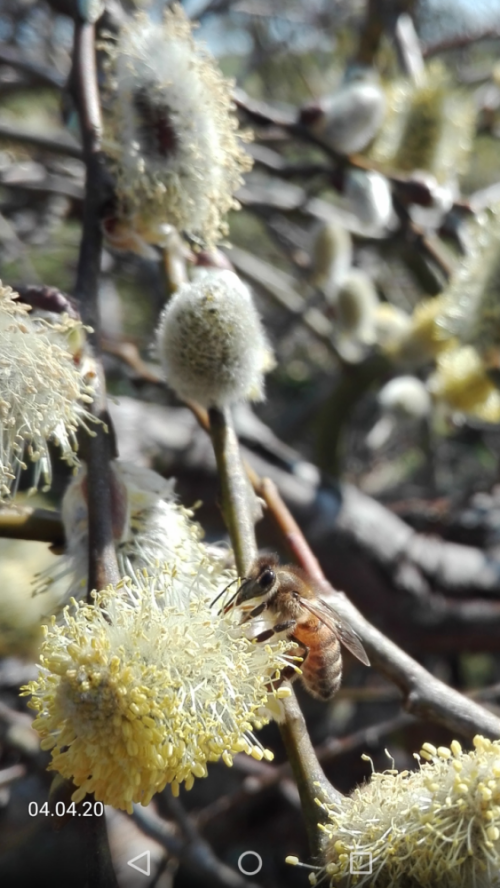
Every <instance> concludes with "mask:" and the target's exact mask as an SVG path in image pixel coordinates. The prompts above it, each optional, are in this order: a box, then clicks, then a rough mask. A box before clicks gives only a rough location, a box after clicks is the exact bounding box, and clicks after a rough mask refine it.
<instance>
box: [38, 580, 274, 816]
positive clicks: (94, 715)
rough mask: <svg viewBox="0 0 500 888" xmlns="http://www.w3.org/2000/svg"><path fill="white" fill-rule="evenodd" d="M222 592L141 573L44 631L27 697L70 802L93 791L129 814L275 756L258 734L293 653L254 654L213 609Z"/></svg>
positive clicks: (233, 618) (229, 618) (270, 648)
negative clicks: (214, 768) (220, 767)
mask: <svg viewBox="0 0 500 888" xmlns="http://www.w3.org/2000/svg"><path fill="white" fill-rule="evenodd" d="M218 592H220V582H219V583H217V582H215V581H214V580H213V579H209V578H207V575H206V573H205V572H201V573H200V575H199V576H198V577H197V576H194V577H192V579H191V582H190V583H188V582H187V580H186V578H185V577H182V576H180V577H179V576H178V575H177V574H176V571H175V570H166V569H165V570H160V569H158V570H156V571H155V572H154V573H152V574H151V575H150V576H148V575H147V573H146V571H144V572H143V573H142V574H137V575H136V577H135V579H134V580H131V579H129V578H126V579H124V580H122V581H121V582H120V583H119V584H118V585H117V586H116V587H109V588H108V589H106V590H105V591H103V592H101V593H97V594H96V596H95V603H94V604H93V605H87V604H83V603H80V604H77V603H76V602H73V605H74V612H73V613H70V609H69V608H66V609H65V613H64V623H63V624H62V625H58V624H56V622H55V620H54V619H53V620H52V623H51V625H50V626H48V627H46V629H45V634H46V638H45V641H44V643H43V645H42V649H41V666H40V670H39V677H38V678H37V680H35V681H33V682H31V683H30V684H29V685H28V686H27V687H26V688H25V689H24V690H23V692H24V693H25V694H31V695H32V699H31V701H30V703H29V705H30V707H31V708H33V709H35V710H36V711H37V713H38V715H37V717H36V719H35V721H34V727H35V728H36V729H37V731H38V733H39V734H40V737H41V738H42V748H43V749H46V750H49V749H50V750H52V759H51V763H50V765H49V767H50V769H51V770H57V771H59V773H60V774H62V775H63V776H64V777H66V778H67V779H71V780H72V781H73V783H74V784H75V786H77V787H78V788H77V790H76V791H75V792H74V793H73V800H74V801H79V800H81V799H83V798H84V796H85V795H86V793H94V794H95V798H96V799H99V800H100V801H102V802H104V803H105V804H110V805H113V806H114V807H116V808H123V809H126V810H127V811H129V812H130V811H131V810H132V803H133V802H140V803H142V804H143V805H147V804H148V803H149V802H150V800H151V798H152V796H153V794H154V793H156V792H159V791H161V790H162V789H163V788H164V787H165V786H166V785H167V784H168V783H169V784H171V786H172V791H173V792H174V794H177V793H178V790H179V785H180V784H181V783H184V784H185V786H186V789H190V788H191V786H192V785H193V782H194V778H195V777H204V776H206V774H207V763H208V762H214V761H217V760H218V759H219V758H221V757H222V760H223V761H224V762H225V764H226V765H228V766H230V765H231V764H232V756H233V755H234V754H235V753H238V752H245V753H247V754H248V755H252V756H253V757H254V758H257V759H259V760H260V759H262V758H263V757H264V758H267V759H271V758H272V754H271V753H270V752H269V751H267V750H266V749H264V748H263V747H262V746H261V744H260V743H259V742H258V741H257V740H256V739H255V737H254V736H253V733H252V730H253V729H254V728H259V727H261V726H262V724H263V723H264V722H265V721H266V720H267V719H266V715H265V714H264V710H263V707H265V705H266V703H267V701H268V699H269V697H271V698H272V699H274V697H278V698H279V697H281V696H285V695H286V693H289V692H290V691H289V689H287V688H280V689H278V690H276V691H270V690H269V683H271V684H272V683H273V680H274V679H275V678H276V676H277V674H278V673H279V671H280V670H281V669H282V668H283V666H285V665H287V663H288V659H287V657H286V653H285V651H286V650H287V648H288V647H290V643H289V642H286V641H276V642H273V643H272V644H266V645H264V644H254V643H253V642H252V641H251V640H249V639H248V638H246V636H245V634H244V633H243V630H242V628H241V627H240V626H238V624H237V619H238V616H237V615H236V614H233V613H232V612H231V613H229V614H227V615H220V614H219V613H218V609H217V607H211V606H210V602H211V601H212V600H213V599H214V597H215V596H216V595H217V593H218Z"/></svg>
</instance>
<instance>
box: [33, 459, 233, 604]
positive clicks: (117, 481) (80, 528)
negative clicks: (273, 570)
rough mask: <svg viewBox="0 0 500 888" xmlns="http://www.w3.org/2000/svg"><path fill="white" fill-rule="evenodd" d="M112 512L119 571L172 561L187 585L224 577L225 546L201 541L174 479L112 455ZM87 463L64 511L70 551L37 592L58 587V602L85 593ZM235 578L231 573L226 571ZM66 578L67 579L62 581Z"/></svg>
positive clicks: (69, 492) (70, 488) (66, 499)
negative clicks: (204, 578) (200, 577)
mask: <svg viewBox="0 0 500 888" xmlns="http://www.w3.org/2000/svg"><path fill="white" fill-rule="evenodd" d="M110 470H111V516H112V522H113V541H114V545H115V551H116V557H117V560H118V568H119V571H120V576H135V575H136V573H137V572H140V571H142V570H143V569H145V568H147V569H153V568H155V567H156V566H157V565H158V564H161V565H165V564H168V565H169V566H170V568H171V569H172V570H174V568H175V575H176V577H178V579H182V580H183V581H184V583H185V586H186V588H189V587H190V586H191V585H192V584H193V583H194V581H195V578H196V577H199V576H201V575H203V576H204V575H205V574H206V575H207V576H210V577H213V578H215V577H219V576H220V577H221V578H222V579H224V577H225V574H224V565H223V557H224V554H225V552H224V550H222V549H217V550H216V549H215V547H214V546H212V547H210V549H209V548H208V547H207V546H206V545H205V544H204V543H203V542H202V537H203V531H202V529H201V527H200V525H199V524H198V523H197V522H196V521H194V520H193V517H192V512H190V511H189V510H187V509H185V508H183V506H181V505H180V504H179V503H178V502H177V498H176V495H175V493H174V480H173V479H168V480H167V479H165V478H163V477H162V476H161V475H159V474H158V473H157V472H153V471H152V470H151V469H146V468H144V466H136V465H134V464H133V463H130V462H127V461H125V460H113V461H112V462H111V463H110ZM87 483H88V482H87V469H86V467H85V466H82V467H81V468H80V470H79V472H78V474H77V475H76V476H75V478H73V479H72V481H71V482H70V484H69V485H68V487H67V489H66V492H65V494H64V497H63V501H62V506H61V513H62V520H63V526H64V536H65V539H66V552H65V554H64V555H63V556H62V557H61V558H60V559H59V562H58V564H57V565H56V567H54V566H51V568H50V569H49V570H46V571H44V572H43V573H42V574H41V575H40V576H39V579H38V582H37V584H36V587H35V593H40V592H45V591H47V590H48V589H51V588H52V587H53V585H54V583H57V584H58V587H59V589H60V604H67V603H68V602H69V600H70V599H71V598H76V599H81V598H82V597H83V596H85V594H86V592H87V581H88V546H89V539H88V504H87ZM230 579H234V577H233V576H230V577H228V580H227V581H228V582H229V580H230ZM63 581H64V582H63Z"/></svg>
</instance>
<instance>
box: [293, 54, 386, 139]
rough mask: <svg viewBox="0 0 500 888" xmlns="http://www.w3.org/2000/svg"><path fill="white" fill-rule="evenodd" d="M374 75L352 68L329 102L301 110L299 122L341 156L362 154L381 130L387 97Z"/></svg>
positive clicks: (327, 100)
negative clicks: (358, 152)
mask: <svg viewBox="0 0 500 888" xmlns="http://www.w3.org/2000/svg"><path fill="white" fill-rule="evenodd" d="M377 80H378V78H377V75H376V73H375V72H374V71H371V70H370V69H364V68H359V67H356V68H353V69H351V71H349V72H348V73H347V74H346V78H345V81H344V83H343V84H342V85H341V86H340V88H339V89H338V90H337V91H336V92H335V93H334V94H333V95H332V96H330V97H329V98H326V97H325V98H324V99H323V100H322V101H320V102H319V103H316V104H315V105H308V106H305V107H304V108H302V109H301V114H300V122H301V123H303V124H304V125H306V126H308V127H309V129H310V130H311V131H312V132H313V133H314V135H315V136H317V138H319V139H321V141H322V142H324V143H325V144H326V145H328V146H329V147H330V148H333V150H334V151H338V153H339V154H353V153H354V152H357V151H362V150H363V149H364V148H366V146H367V145H368V144H369V143H370V142H371V141H372V139H373V137H374V136H375V134H376V133H377V131H378V130H379V128H380V126H381V124H382V121H383V119H384V114H385V96H384V93H383V91H382V89H381V87H380V85H379V83H378V82H377Z"/></svg>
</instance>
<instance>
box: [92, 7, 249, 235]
mask: <svg viewBox="0 0 500 888" xmlns="http://www.w3.org/2000/svg"><path fill="white" fill-rule="evenodd" d="M104 49H105V51H106V54H107V57H108V79H107V90H106V93H107V95H106V101H105V115H104V121H105V139H104V150H105V152H106V154H107V155H108V157H109V159H110V162H111V168H112V172H113V174H114V177H115V184H116V194H117V198H118V202H119V214H120V215H121V216H125V217H127V218H128V219H129V220H130V222H131V225H132V226H133V227H134V228H137V230H138V232H139V234H140V236H141V237H143V238H144V240H146V241H147V240H149V241H150V242H157V241H158V237H160V238H161V230H162V226H163V225H164V223H169V224H172V225H174V226H175V227H176V228H178V229H179V230H184V231H186V232H187V233H188V234H190V235H191V236H193V237H195V238H199V239H201V240H202V241H203V242H205V243H207V244H209V245H213V244H214V243H215V242H216V241H217V240H218V239H219V238H220V237H221V236H222V235H224V234H225V233H226V224H225V221H224V217H225V215H226V213H227V212H228V211H229V210H230V209H232V208H234V207H236V206H237V204H236V201H235V200H234V197H233V195H234V192H235V191H236V190H237V188H238V187H239V185H240V184H241V181H242V179H241V176H242V173H243V172H245V171H246V170H248V169H249V168H250V166H251V161H250V158H249V157H248V155H247V154H245V152H244V151H243V149H242V148H241V146H240V144H239V141H238V137H237V127H238V123H237V119H236V116H235V115H234V113H233V105H232V101H231V94H230V87H231V84H230V83H229V82H228V81H226V80H225V79H224V78H223V76H222V74H221V73H220V71H219V69H218V68H217V66H216V64H215V62H214V60H213V59H212V57H211V56H210V55H209V54H208V52H207V51H206V50H205V49H204V48H203V47H202V46H201V45H200V44H199V43H196V42H195V41H194V40H193V37H192V34H191V24H190V22H189V20H188V19H187V17H186V15H185V13H184V12H183V10H182V8H181V7H180V6H179V5H178V4H176V5H174V6H173V7H172V8H171V9H169V10H167V11H166V12H165V17H164V20H163V22H162V23H158V22H156V21H153V20H151V19H150V18H148V16H147V15H146V14H144V13H143V14H138V15H136V16H134V17H133V18H131V19H129V21H128V22H126V23H125V24H124V25H123V26H122V28H121V30H120V32H119V34H118V38H117V39H116V40H113V39H112V38H110V39H108V41H107V42H106V43H105V44H104Z"/></svg>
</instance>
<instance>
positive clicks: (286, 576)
mask: <svg viewBox="0 0 500 888" xmlns="http://www.w3.org/2000/svg"><path fill="white" fill-rule="evenodd" d="M233 607H236V608H239V609H240V610H241V611H242V612H243V613H244V614H245V616H244V618H243V620H242V623H246V622H248V621H249V620H252V619H254V618H256V617H259V616H261V615H263V614H265V613H266V612H268V613H270V614H271V615H272V616H273V617H275V619H276V621H275V622H274V623H273V625H272V627H271V628H269V629H265V630H264V631H263V632H260V633H259V634H258V635H256V636H255V638H254V639H253V640H254V641H256V642H262V641H267V640H268V639H269V638H271V637H272V636H273V635H276V634H277V633H286V637H287V638H288V639H289V640H290V641H294V642H295V643H296V644H297V645H299V647H300V649H301V656H302V658H303V659H302V663H301V672H302V676H301V677H302V681H303V682H304V685H305V687H306V688H307V690H308V691H309V693H310V694H311V695H312V696H313V697H316V698H317V699H319V700H330V699H331V698H332V697H333V696H334V695H335V694H336V693H337V691H338V689H339V687H340V681H341V678H342V655H341V649H340V646H341V644H343V645H344V646H345V647H346V648H347V649H348V650H349V651H350V652H351V654H353V655H354V656H355V657H357V659H358V660H360V661H361V662H362V663H364V664H365V666H369V665H370V661H369V659H368V657H367V655H366V651H365V649H364V648H363V645H362V644H361V641H360V640H359V638H358V636H357V635H356V634H355V632H354V631H353V630H352V629H351V628H350V627H349V626H348V625H347V624H346V623H345V622H344V621H343V620H342V618H341V617H340V616H339V615H338V613H337V612H336V611H335V609H334V608H333V607H331V606H330V605H329V604H327V603H326V602H325V601H323V599H322V598H321V597H320V593H319V590H318V589H317V588H316V586H315V584H314V582H313V581H312V580H311V579H310V577H308V575H307V574H306V573H305V572H304V571H303V570H301V568H300V567H295V565H293V564H285V565H282V566H280V565H279V561H278V557H277V556H276V555H262V556H260V557H259V558H257V560H256V561H255V562H254V564H253V566H252V568H251V570H250V573H249V576H248V577H245V578H244V579H243V581H242V583H241V585H240V588H239V589H238V591H237V592H236V594H235V595H233V597H232V598H231V599H230V601H229V602H228V603H227V604H226V605H225V606H224V608H223V611H224V613H227V611H229V610H230V609H231V608H233ZM285 672H286V670H283V671H282V674H281V677H282V679H283V678H291V677H293V675H294V674H295V673H294V671H293V669H290V674H285Z"/></svg>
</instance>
